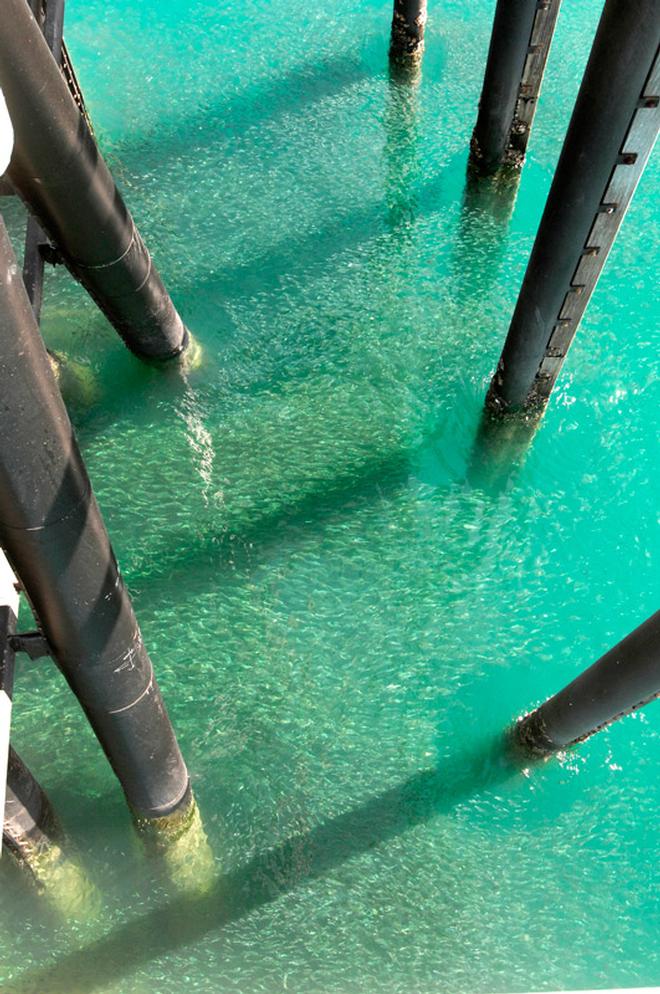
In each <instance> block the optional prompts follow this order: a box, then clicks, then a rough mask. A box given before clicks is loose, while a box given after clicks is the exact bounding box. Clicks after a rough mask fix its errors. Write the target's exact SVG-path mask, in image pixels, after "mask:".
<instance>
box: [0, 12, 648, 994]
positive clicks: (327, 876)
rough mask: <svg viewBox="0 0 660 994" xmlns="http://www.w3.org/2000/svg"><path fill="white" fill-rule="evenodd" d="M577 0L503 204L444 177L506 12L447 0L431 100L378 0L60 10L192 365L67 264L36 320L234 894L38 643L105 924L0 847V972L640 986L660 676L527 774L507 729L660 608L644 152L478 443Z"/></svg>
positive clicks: (50, 730) (462, 142)
mask: <svg viewBox="0 0 660 994" xmlns="http://www.w3.org/2000/svg"><path fill="white" fill-rule="evenodd" d="M600 6H601V4H600V3H599V2H598V0H567V2H566V3H565V4H564V7H563V10H562V12H561V15H560V21H559V25H558V29H557V33H556V38H555V42H554V46H553V49H552V53H551V57H550V60H549V65H548V71H547V75H546V80H545V85H544V91H543V94H542V99H541V102H540V106H539V110H538V114H537V119H536V123H535V128H534V133H533V137H532V140H531V144H530V148H529V155H528V161H527V164H526V166H525V170H524V172H523V175H522V180H521V183H520V187H519V191H518V194H517V198H516V199H515V204H512V203H511V200H507V198H506V195H505V194H501V195H500V196H498V197H495V198H491V199H490V200H489V199H488V197H484V198H483V199H482V200H481V201H480V200H475V199H474V198H470V197H468V198H466V197H465V169H466V160H467V150H468V142H469V138H470V134H471V130H472V127H473V124H474V119H475V113H476V106H477V100H478V96H479V90H480V86H481V79H482V72H483V65H484V59H485V54H486V50H487V46H488V39H489V31H490V20H491V16H492V8H493V4H492V3H491V2H490V0H434V2H432V3H431V4H430V8H431V9H430V16H429V24H428V31H427V52H426V56H425V62H424V71H423V78H422V81H421V83H420V86H419V87H418V89H417V90H416V91H414V92H411V91H410V90H409V89H407V88H405V87H401V86H397V85H394V84H392V83H391V82H390V81H389V79H388V73H387V57H386V53H387V41H388V30H389V21H390V14H391V11H390V6H389V4H388V3H385V2H374V0H363V2H360V3H358V2H357V0H327V2H326V3H324V4H321V5H314V6H312V7H309V8H307V7H304V8H300V7H294V6H293V5H292V4H291V3H290V0H270V2H268V3H265V4H264V3H255V2H254V0H244V2H243V3H240V4H238V3H236V2H235V0H228V2H226V3H224V4H222V5H221V4H217V3H210V2H209V0H188V2H185V3H184V2H183V0H141V2H140V3H139V4H136V3H132V2H128V0H104V2H101V0H86V2H85V3H83V2H82V0H69V3H68V5H67V18H66V36H67V38H68V43H69V47H70V50H71V52H72V55H73V58H74V61H75V64H76V66H77V69H78V74H79V77H80V80H81V83H82V85H83V88H84V90H85V93H86V95H87V100H88V105H89V109H90V112H91V114H92V116H93V119H94V121H95V124H96V129H97V134H98V138H99V141H100V143H101V145H102V148H103V149H104V151H105V153H106V155H107V157H108V159H109V161H110V163H111V165H112V167H113V169H114V171H115V174H116V177H117V179H118V181H119V183H120V185H121V188H122V190H123V191H124V194H125V196H126V199H127V201H128V203H129V205H130V207H131V209H132V210H133V212H134V215H135V217H136V220H137V222H138V224H139V225H140V227H141V229H142V232H143V234H144V236H145V238H146V240H147V242H148V244H149V245H150V246H151V248H152V250H153V254H154V256H155V259H156V262H157V264H158V266H159V267H160V270H161V272H162V274H163V276H164V278H165V281H166V283H167V285H168V286H169V287H170V288H171V291H172V294H173V297H174V299H175V301H176V303H177V305H178V307H179V309H180V311H181V314H182V315H183V317H184V319H185V321H186V322H187V324H188V325H189V327H190V328H191V330H192V331H193V333H194V335H195V336H196V338H197V339H198V340H199V342H200V343H201V344H202V346H203V348H204V355H205V361H204V363H203V365H202V366H201V367H200V368H199V369H197V370H193V371H190V372H188V373H187V374H186V375H181V374H180V373H179V372H176V371H174V370H169V371H162V370H156V369H152V368H149V367H147V366H144V365H142V364H141V363H140V362H138V361H137V360H136V359H134V358H133V357H132V356H131V355H130V354H129V353H128V352H127V350H126V349H125V348H124V347H123V345H122V343H121V342H120V341H119V339H118V338H117V337H116V336H115V334H114V333H113V331H112V330H111V329H110V328H109V326H108V325H107V324H106V323H105V321H104V319H103V318H102V317H100V316H99V314H98V313H97V312H96V311H95V309H94V307H93V306H92V305H91V304H90V302H89V301H88V300H87V299H86V298H85V296H84V294H83V292H82V290H80V288H78V287H76V286H75V285H73V284H72V282H71V280H70V279H69V277H68V276H67V274H66V273H64V272H61V271H54V272H53V273H52V274H50V275H49V278H48V286H47V304H46V307H45V312H44V320H43V332H44V336H45V338H46V340H47V342H48V344H49V345H50V346H51V347H53V348H55V349H59V350H60V351H62V352H64V353H66V354H67V355H68V356H69V357H70V359H71V360H72V361H75V362H78V363H80V364H81V365H82V366H83V367H85V368H86V372H87V373H88V374H89V375H90V376H92V377H93V381H94V384H95V387H94V389H95V394H94V396H93V398H91V399H89V398H88V399H87V401H83V400H81V399H80V398H78V399H76V398H75V397H72V398H70V411H71V416H72V419H73V422H74V424H75V427H76V430H77V432H78V436H79V439H80V443H81V447H82V449H83V452H84V455H85V457H86V460H87V464H88V467H89V471H90V474H91V477H92V480H93V483H94V486H95V488H96V492H97V494H98V497H99V499H100V503H101V506H102V509H103V512H104V514H105V517H106V520H107V524H108V527H109V530H110V533H111V536H112V539H113V542H114V545H115V549H116V552H117V555H118V557H119V560H120V563H121V566H122V569H123V572H124V575H125V577H126V580H127V582H128V585H129V587H130V590H131V592H132V594H133V597H134V601H135V606H136V610H137V613H138V617H139V619H140V621H141V625H142V628H143V633H144V636H145V639H146V642H147V644H148V646H149V648H150V650H151V652H152V655H153V658H154V662H155V665H156V669H157V673H158V675H159V678H160V682H161V686H162V688H163V691H164V694H165V697H166V700H167V703H168V706H169V710H170V713H171V716H172V719H173V721H174V723H175V726H176V729H177V732H178V735H179V739H180V742H181V745H182V748H183V751H184V754H185V756H186V759H187V761H188V764H189V767H190V771H191V775H192V778H193V783H194V788H195V791H196V795H197V798H198V801H199V805H200V808H201V812H202V815H203V818H204V822H205V825H206V829H207V833H208V836H209V840H210V842H211V845H212V847H213V850H214V854H215V859H216V862H217V873H218V881H217V883H216V884H215V885H214V887H213V889H212V890H211V892H210V894H209V895H207V896H206V897H205V898H204V899H203V900H199V901H195V900H193V899H191V898H187V897H185V896H182V895H181V894H180V893H178V892H177V890H176V888H175V887H174V886H173V885H172V884H171V883H169V882H168V881H167V880H166V879H165V878H164V876H163V873H162V872H161V870H160V868H159V866H158V865H157V864H155V863H154V862H153V861H149V860H147V859H146V858H145V856H144V855H143V853H142V852H141V850H140V847H139V846H138V845H137V844H136V843H135V839H134V835H133V831H132V828H131V825H130V821H129V817H128V814H127V811H126V808H125V805H124V802H123V798H122V795H121V792H120V790H119V788H118V786H117V784H116V782H115V781H114V779H113V776H112V774H111V772H110V770H109V767H108V766H107V764H106V762H105V760H104V759H103V757H102V755H101V753H100V750H99V748H98V747H97V745H96V743H95V740H94V738H93V736H92V734H91V732H90V731H89V729H88V728H87V727H86V724H85V720H84V718H83V716H82V714H81V712H80V711H79V709H78V707H77V705H76V703H75V702H74V700H73V699H72V696H71V695H70V693H69V692H68V690H67V689H66V687H65V686H64V683H63V680H62V679H61V677H60V676H59V675H58V674H57V672H56V671H55V669H54V668H53V667H51V666H49V665H48V664H36V665H35V664H29V663H23V664H21V667H20V670H19V673H18V677H17V689H16V695H15V735H14V738H15V743H16V746H17V747H18V749H19V750H20V751H21V752H22V754H23V755H24V758H25V759H26V760H27V761H28V763H29V764H30V765H31V767H32V768H33V770H34V772H35V773H36V774H37V776H38V777H39V779H40V780H41V781H42V783H43V785H44V786H45V787H46V789H47V790H48V792H49V794H50V796H51V798H52V800H53V802H54V804H55V806H56V808H57V809H58V811H59V813H60V815H61V818H62V820H63V822H64V823H65V825H66V827H67V829H68V830H69V832H70V835H71V837H72V838H73V839H74V841H75V844H76V846H77V849H78V852H79V855H80V859H81V860H82V862H83V863H84V865H85V866H86V868H87V870H88V872H89V874H90V876H91V878H92V879H93V880H94V882H95V883H96V885H97V887H98V888H99V891H100V893H101V896H102V911H101V913H100V914H99V915H98V916H97V917H96V918H93V919H92V920H90V921H70V922H64V923H63V922H61V921H58V920H57V919H56V918H55V917H53V916H52V915H50V914H48V913H46V911H45V910H44V909H43V908H42V907H41V905H40V902H39V901H38V900H37V899H36V898H35V897H34V896H33V895H31V894H30V893H29V892H28V891H26V888H25V886H24V882H23V880H22V879H21V878H20V877H18V876H17V875H16V874H15V873H12V872H11V867H10V866H9V865H8V862H7V861H6V860H3V865H2V869H1V873H0V882H1V887H2V902H1V905H0V935H1V936H2V940H1V952H0V990H2V992H3V994H11V992H19V991H20V992H26V991H34V992H37V994H86V992H92V991H93V992H98V994H147V992H148V994H180V992H183V991H185V992H186V994H225V992H227V994H230V992H232V994H233V992H236V994H238V992H241V994H256V992H261V991H264V992H268V994H276V992H280V991H292V992H297V994H317V992H319V994H321V992H323V994H358V992H359V994H361V992H365V994H367V992H368V994H411V992H420V994H421V992H429V994H431V992H443V994H444V992H448V994H454V992H484V994H485V992H495V991H522V990H543V989H548V990H549V989H558V988H562V989H571V988H573V989H575V988H585V987H608V986H634V985H644V984H646V985H652V984H659V983H660V956H659V953H658V929H659V926H660V918H659V914H658V912H659V907H658V894H659V892H660V891H659V888H658V881H657V868H658V855H659V854H658V828H657V812H658V802H659V801H660V781H659V777H658V768H659V767H658V764H659V762H660V705H658V704H654V705H651V706H650V707H649V708H648V709H647V710H646V711H645V712H643V713H640V714H637V715H635V716H634V717H632V718H628V719H626V720H625V721H623V722H620V723H619V724H618V725H616V726H613V727H612V728H611V729H609V730H608V731H606V732H604V733H603V734H601V735H599V736H597V737H595V738H594V739H592V740H590V741H589V742H588V743H586V744H585V745H583V746H582V747H580V748H579V750H577V751H575V752H573V753H571V754H570V755H566V756H563V757H560V758H559V759H557V760H553V761H551V762H549V763H547V764H544V765H541V766H537V767H533V768H530V769H528V770H524V771H523V770H519V769H518V770H512V769H511V768H510V767H508V766H507V765H506V764H504V763H503V761H502V759H501V755H500V748H499V744H498V743H499V742H500V739H501V733H502V731H503V729H505V728H506V727H507V726H508V725H509V723H510V722H511V721H512V720H513V719H514V718H515V717H516V716H517V715H518V714H520V713H521V712H523V711H525V710H527V709H529V708H531V707H532V706H534V705H535V704H537V703H538V702H540V701H541V700H543V699H544V698H545V697H546V696H547V695H548V694H550V693H552V692H553V691H554V690H556V689H558V688H559V687H561V686H562V685H563V684H565V683H566V682H568V681H569V680H570V679H571V678H572V677H573V676H574V675H575V674H576V673H577V672H578V671H579V670H580V669H581V668H583V667H584V666H585V665H587V664H588V663H590V662H591V661H593V660H594V659H595V658H597V656H599V655H600V654H601V653H602V652H603V651H604V650H605V649H607V648H608V647H609V646H610V645H612V644H613V643H614V642H615V641H617V640H618V639H619V638H621V637H622V636H623V635H624V634H626V633H627V632H628V631H630V630H631V629H632V628H634V627H635V626H636V625H637V624H638V623H639V622H641V621H642V620H643V619H644V618H645V617H647V616H648V615H649V614H650V613H651V612H652V611H653V610H654V609H655V608H656V607H657V593H658V561H659V558H660V538H659V535H658V506H659V502H658V489H659V485H658V480H659V476H660V474H659V473H658V446H657V441H658V439H657V435H658V432H657V412H658V406H659V403H660V389H659V375H658V362H657V357H658V353H659V349H660V336H659V331H658V329H659V326H660V322H659V321H658V306H657V299H656V300H655V302H654V288H655V275H654V267H653V260H652V259H650V258H649V255H648V252H649V248H650V246H652V245H653V243H654V241H655V243H656V244H657V235H658V214H657V211H656V210H655V203H654V188H655V187H656V185H657V180H658V169H659V163H660V160H659V159H658V157H657V156H656V158H655V159H653V160H652V161H651V163H650V165H649V168H648V170H647V172H646V174H645V176H644V178H643V180H642V183H641V185H640V187H639V190H638V193H637V196H636V199H635V201H634V203H633V206H632V208H631V210H630V212H629V215H628V217H627V219H626V221H625V223H624V226H623V228H622V231H621V234H620V236H619V239H618V241H617V243H616V246H615V248H614V250H613V252H612V255H611V257H610V260H609V263H608V266H607V269H606V272H605V274H604V276H603V278H602V280H601V282H600V284H599V286H598V289H597V292H596V294H595V296H594V299H593V301H592V303H591V305H590V308H589V310H588V313H587V316H586V318H585V320H584V322H583V325H582V327H581V328H580V331H579V333H578V337H577V340H576V342H575V345H574V348H573V350H572V351H571V354H570V356H569V359H568V360H567V362H566V365H565V368H564V371H563V373H562V376H561V380H560V382H559V384H558V387H557V389H556V391H555V394H554V395H553V398H552V401H551V403H550V405H549V407H548V410H547V413H546V416H545V418H544V420H543V422H542V424H541V427H540V429H539V430H538V432H537V434H536V436H535V437H534V439H533V442H532V444H531V446H530V447H529V450H528V452H527V455H526V458H525V459H524V460H519V461H518V463H517V465H516V468H515V470H514V471H513V472H511V473H509V474H507V473H505V472H504V471H503V465H504V464H502V463H500V466H499V470H498V467H497V466H495V465H492V464H491V465H489V466H487V467H486V468H485V471H484V469H483V467H481V468H480V467H479V466H477V465H476V464H475V459H474V455H473V452H474V439H475V434H476V431H477V426H478V423H479V416H480V410H481V405H482V400H483V396H484V392H485V388H486V386H487V383H488V380H489V376H490V374H491V372H492V370H493V368H494V365H495V363H496V361H497V358H498V355H499V351H500V348H501V345H502V342H503V339H504V335H505V333H506V329H507V325H508V321H509V318H510V316H511V312H512V308H513V305H514V302H515V297H516V292H517V289H518V287H519V284H520V281H521V279H522V275H523V272H524V267H525V264H526V260H527V257H528V255H529V251H530V248H531V245H532V241H533V237H534V233H535V230H536V227H537V224H538V220H539V217H540V213H541V210H542V208H543V204H544V200H545V196H546V193H547V190H548V187H549V184H550V180H551V177H552V172H553V168H554V166H555V163H556V160H557V157H558V154H559V151H560V147H561V141H562V138H563V134H564V132H565V129H566V126H567V123H568V119H569V116H570V111H571V108H572V104H573V101H574V98H575V94H576V92H577V87H578V84H579V79H580V76H581V73H582V70H583V67H584V64H585V61H586V58H587V55H588V49H589V45H590V39H591V37H592V35H593V31H594V28H595V24H596V21H597V18H598V14H599V8H600ZM509 215H510V216H509ZM9 220H10V221H12V223H13V230H14V232H15V233H18V231H19V229H18V220H19V218H18V216H17V214H16V213H15V212H14V214H10V216H9Z"/></svg>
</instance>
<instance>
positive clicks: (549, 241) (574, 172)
mask: <svg viewBox="0 0 660 994" xmlns="http://www.w3.org/2000/svg"><path fill="white" fill-rule="evenodd" d="M659 34H660V4H658V3H657V0H607V2H606V4H605V8H604V10H603V14H602V17H601V20H600V23H599V26H598V30H597V32H596V37H595V40H594V43H593V47H592V50H591V55H590V57H589V61H588V64H587V67H586V70H585V73H584V78H583V81H582V85H581V87H580V91H579V93H578V97H577V102H576V104H575V109H574V111H573V115H572V117H571V121H570V124H569V127H568V131H567V134H566V139H565V141H564V146H563V149H562V152H561V156H560V159H559V163H558V165H557V169H556V171H555V176H554V180H553V182H552V186H551V188H550V193H549V195H548V199H547V202H546V206H545V210H544V213H543V217H542V219H541V223H540V225H539V229H538V233H537V236H536V241H535V243H534V247H533V249H532V253H531V256H530V260H529V264H528V266H527V271H526V273H525V278H524V280H523V284H522V288H521V290H520V295H519V297H518V302H517V304H516V309H515V312H514V315H513V319H512V321H511V325H510V328H509V332H508V335H507V339H506V343H505V345H504V350H503V352H502V356H501V358H500V362H499V366H498V369H497V371H496V373H495V376H494V377H493V380H492V383H491V387H490V391H489V395H488V400H487V404H488V406H489V407H490V409H491V410H492V411H493V412H494V413H506V412H508V411H520V410H525V409H529V410H533V409H535V408H541V407H542V406H543V404H544V403H545V400H546V399H547V396H548V394H549V391H550V389H551V387H552V384H553V383H554V377H556V375H557V372H558V368H559V366H560V365H561V362H562V361H563V357H564V355H565V354H566V351H567V349H568V344H570V340H571V339H572V335H573V334H574V332H575V327H576V326H577V322H578V321H579V318H580V317H581V314H582V313H583V311H584V308H585V307H586V302H587V301H588V299H589V294H590V292H591V290H592V289H593V287H594V286H595V282H596V280H597V278H598V274H599V272H600V269H601V268H602V264H603V262H604V259H605V258H606V257H607V252H608V251H609V246H610V245H611V242H612V241H613V239H614V235H615V234H616V230H617V229H618V225H619V224H620V223H621V219H622V217H623V214H624V213H625V208H626V207H627V203H628V202H629V200H630V197H631V196H632V192H633V190H634V187H635V183H636V182H637V180H638V179H639V174H640V173H641V169H643V165H644V163H645V161H646V159H645V158H644V156H646V157H648V154H649V153H650V149H651V147H652V143H653V134H652V131H653V127H652V122H648V124H647V122H646V121H644V122H641V126H640V128H639V134H638V136H639V139H640V141H641V145H640V151H639V152H635V153H632V154H631V155H629V156H628V157H627V158H626V157H625V156H623V157H622V156H621V155H620V153H621V152H622V149H623V146H624V141H625V140H626V136H627V135H628V133H629V129H630V128H631V122H633V120H635V121H636V120H637V117H636V116H637V115H638V114H643V115H645V114H648V113H656V114H657V110H656V111H653V107H654V106H655V107H656V108H657V96H656V97H655V98H650V99H649V102H648V104H647V107H648V109H641V110H640V109H639V107H640V99H641V97H642V96H643V94H644V92H645V91H644V88H645V85H646V84H647V82H648V81H649V74H650V71H651V67H652V66H653V64H654V60H655V58H656V53H657V47H658V36H659ZM656 84H657V80H656V83H655V84H653V85H656ZM653 99H655V100H656V103H655V104H653V103H652V100H653ZM642 102H643V101H642ZM649 124H651V133H649V134H648V135H647V133H646V132H647V131H648V125H649ZM645 142H646V147H645V148H644V149H642V146H644V143H645ZM619 166H620V168H621V169H623V170H624V171H625V170H626V169H628V170H631V172H630V180H629V181H628V183H626V181H625V179H622V180H621V184H620V187H621V191H624V190H625V191H626V193H625V197H627V199H625V200H624V197H623V196H618V197H617V200H618V201H619V202H617V203H615V204H607V203H604V202H603V200H604V197H605V194H606V191H607V190H608V185H609V183H610V180H611V178H612V176H613V170H615V169H617V168H619ZM617 185H618V184H617ZM608 212H609V213H608ZM601 217H602V218H603V219H604V220H605V221H606V222H607V223H608V224H612V223H613V224H614V225H615V227H614V228H613V231H612V233H611V237H609V239H605V241H604V243H603V246H602V247H601V246H599V245H598V244H595V245H593V246H590V243H589V239H590V237H592V236H591V232H592V229H593V228H594V226H595V224H596V221H598V222H599V224H600V223H601V222H600V219H601ZM610 217H611V219H612V221H610V220H609V218H610ZM585 254H590V255H591V256H593V257H594V258H595V259H597V263H598V265H597V267H596V269H594V271H593V272H592V273H590V274H587V277H586V279H584V280H583V279H580V278H579V276H580V274H579V271H578V269H577V267H578V266H579V265H581V259H582V258H583V256H585ZM582 284H584V285H582ZM544 379H547V380H548V385H547V386H544V383H543V382H542V381H543V380H544Z"/></svg>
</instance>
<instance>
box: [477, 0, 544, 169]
mask: <svg viewBox="0 0 660 994" xmlns="http://www.w3.org/2000/svg"><path fill="white" fill-rule="evenodd" d="M537 7H538V2H537V0H498V3H497V7H496V9H495V18H494V20H493V31H492V34H491V39H490V47H489V49H488V60H487V62H486V72H485V75H484V82H483V87H482V90H481V99H480V101H479V114H478V116H477V123H476V125H475V129H474V134H473V136H472V151H471V162H472V164H473V166H475V167H476V169H477V170H478V171H479V172H480V173H483V174H484V175H490V174H492V173H494V172H496V171H497V170H498V169H499V168H500V166H501V165H502V164H503V162H504V160H505V158H506V151H507V148H508V145H509V136H510V134H511V126H512V124H513V118H514V114H515V110H516V103H517V101H518V93H519V90H520V81H521V79H522V74H523V68H524V65H525V59H526V58H527V52H528V49H529V43H530V38H531V35H532V26H533V24H534V18H535V17H536V10H537Z"/></svg>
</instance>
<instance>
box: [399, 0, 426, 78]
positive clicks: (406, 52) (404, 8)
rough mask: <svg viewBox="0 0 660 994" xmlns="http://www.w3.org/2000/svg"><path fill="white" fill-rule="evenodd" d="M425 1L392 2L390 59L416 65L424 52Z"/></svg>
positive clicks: (401, 0) (406, 0)
mask: <svg viewBox="0 0 660 994" xmlns="http://www.w3.org/2000/svg"><path fill="white" fill-rule="evenodd" d="M426 8H427V0H394V14H393V16H392V34H391V39H390V59H391V60H393V61H394V62H396V63H401V64H403V65H406V64H408V63H412V64H417V63H418V62H419V61H420V60H421V58H422V53H423V51H424V29H425V27H426Z"/></svg>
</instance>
